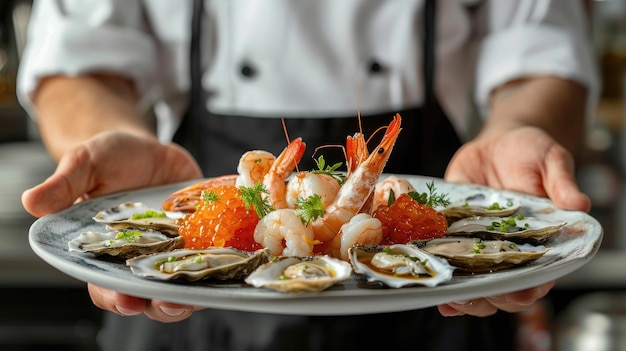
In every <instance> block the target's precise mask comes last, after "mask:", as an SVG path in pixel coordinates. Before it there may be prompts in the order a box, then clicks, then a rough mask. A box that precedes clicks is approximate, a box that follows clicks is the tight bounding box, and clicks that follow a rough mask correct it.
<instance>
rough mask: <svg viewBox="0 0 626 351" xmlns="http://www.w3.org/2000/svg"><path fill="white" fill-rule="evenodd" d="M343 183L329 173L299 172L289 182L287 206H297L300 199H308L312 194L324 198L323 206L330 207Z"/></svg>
mask: <svg viewBox="0 0 626 351" xmlns="http://www.w3.org/2000/svg"><path fill="white" fill-rule="evenodd" d="M340 188H341V185H340V184H339V182H338V181H337V180H336V179H335V178H333V177H331V176H330V175H328V174H320V173H312V172H298V173H296V174H295V175H294V177H292V178H291V179H290V180H289V182H288V183H287V206H288V207H289V208H296V207H297V205H296V203H297V200H298V199H304V200H306V199H308V198H309V196H311V195H315V194H317V195H319V196H320V197H321V198H322V206H324V208H326V207H328V206H329V205H330V204H331V203H332V201H333V200H334V199H335V197H336V196H337V193H338V192H339V189H340Z"/></svg>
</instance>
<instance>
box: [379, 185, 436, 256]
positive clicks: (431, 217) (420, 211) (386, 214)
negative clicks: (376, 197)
mask: <svg viewBox="0 0 626 351" xmlns="http://www.w3.org/2000/svg"><path fill="white" fill-rule="evenodd" d="M374 217H376V218H378V219H379V220H380V221H381V222H382V223H383V240H382V242H381V244H383V245H391V244H406V243H407V242H409V241H412V240H427V239H433V238H439V237H442V236H444V235H445V234H446V230H448V221H447V220H446V217H445V216H444V215H443V214H442V213H440V212H438V211H437V210H435V209H434V208H432V207H428V206H426V205H423V204H420V203H419V202H417V201H415V200H414V199H413V198H411V197H410V196H409V195H407V194H402V195H400V196H398V198H396V201H395V202H394V203H393V204H392V205H391V206H387V205H383V206H380V207H378V208H377V209H376V210H375V211H374Z"/></svg>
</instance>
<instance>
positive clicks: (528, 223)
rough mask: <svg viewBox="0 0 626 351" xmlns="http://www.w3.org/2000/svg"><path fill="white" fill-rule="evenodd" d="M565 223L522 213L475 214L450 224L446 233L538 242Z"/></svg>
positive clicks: (541, 241) (544, 240) (548, 236)
mask: <svg viewBox="0 0 626 351" xmlns="http://www.w3.org/2000/svg"><path fill="white" fill-rule="evenodd" d="M565 224H566V223H565V222H553V221H547V220H543V219H540V218H536V217H524V216H522V215H518V216H515V217H506V218H503V217H480V216H477V217H469V218H464V219H461V220H458V221H456V222H454V223H452V224H450V226H449V227H448V231H447V235H449V236H471V237H478V238H482V239H495V240H510V241H514V242H517V243H525V242H527V243H531V244H540V243H544V242H546V241H547V240H548V239H550V238H551V237H552V235H554V234H555V233H557V232H558V231H559V230H560V229H561V228H562V227H563V226H564V225H565Z"/></svg>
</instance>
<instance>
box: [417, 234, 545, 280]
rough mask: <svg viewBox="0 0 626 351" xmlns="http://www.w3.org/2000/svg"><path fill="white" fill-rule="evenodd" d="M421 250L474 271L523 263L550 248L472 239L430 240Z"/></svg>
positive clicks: (500, 268)
mask: <svg viewBox="0 0 626 351" xmlns="http://www.w3.org/2000/svg"><path fill="white" fill-rule="evenodd" d="M422 249H423V250H424V251H427V252H430V253H431V254H433V255H437V256H439V257H443V258H445V259H447V260H448V262H450V264H452V265H453V266H456V267H458V268H461V269H464V270H466V271H469V272H474V273H485V272H493V271H498V270H502V269H508V268H511V267H515V266H519V265H522V264H526V263H528V262H531V261H534V260H536V259H538V258H540V257H542V256H543V255H545V253H546V252H548V251H549V250H550V249H549V248H546V247H544V246H543V245H539V246H533V245H531V244H521V245H518V244H516V243H514V242H512V241H508V240H482V239H474V238H440V239H433V240H431V241H429V242H428V243H427V244H426V245H424V247H422Z"/></svg>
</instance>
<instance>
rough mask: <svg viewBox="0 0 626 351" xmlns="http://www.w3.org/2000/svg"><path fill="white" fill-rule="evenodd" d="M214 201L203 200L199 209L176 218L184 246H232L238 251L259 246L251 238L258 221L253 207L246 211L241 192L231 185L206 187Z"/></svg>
mask: <svg viewBox="0 0 626 351" xmlns="http://www.w3.org/2000/svg"><path fill="white" fill-rule="evenodd" d="M209 191H212V192H213V193H214V194H215V195H216V197H217V199H216V200H210V201H206V200H202V201H201V202H200V205H199V206H198V208H197V209H196V210H195V211H194V212H192V213H188V214H186V215H185V216H184V217H183V218H181V219H179V220H178V224H179V225H180V228H179V230H178V232H179V234H180V235H181V236H182V237H183V239H184V240H185V247H186V248H190V249H206V248H209V247H227V246H232V247H234V248H236V249H239V250H246V251H254V250H258V249H260V248H262V246H261V245H260V244H258V243H256V242H255V241H254V228H255V227H256V225H257V223H258V222H259V217H258V216H257V214H256V212H255V211H254V208H252V207H250V209H249V210H246V205H245V203H244V201H243V200H242V199H241V197H240V194H241V191H240V190H239V189H238V188H237V187H234V186H220V187H215V188H212V189H207V190H206V192H209Z"/></svg>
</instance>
